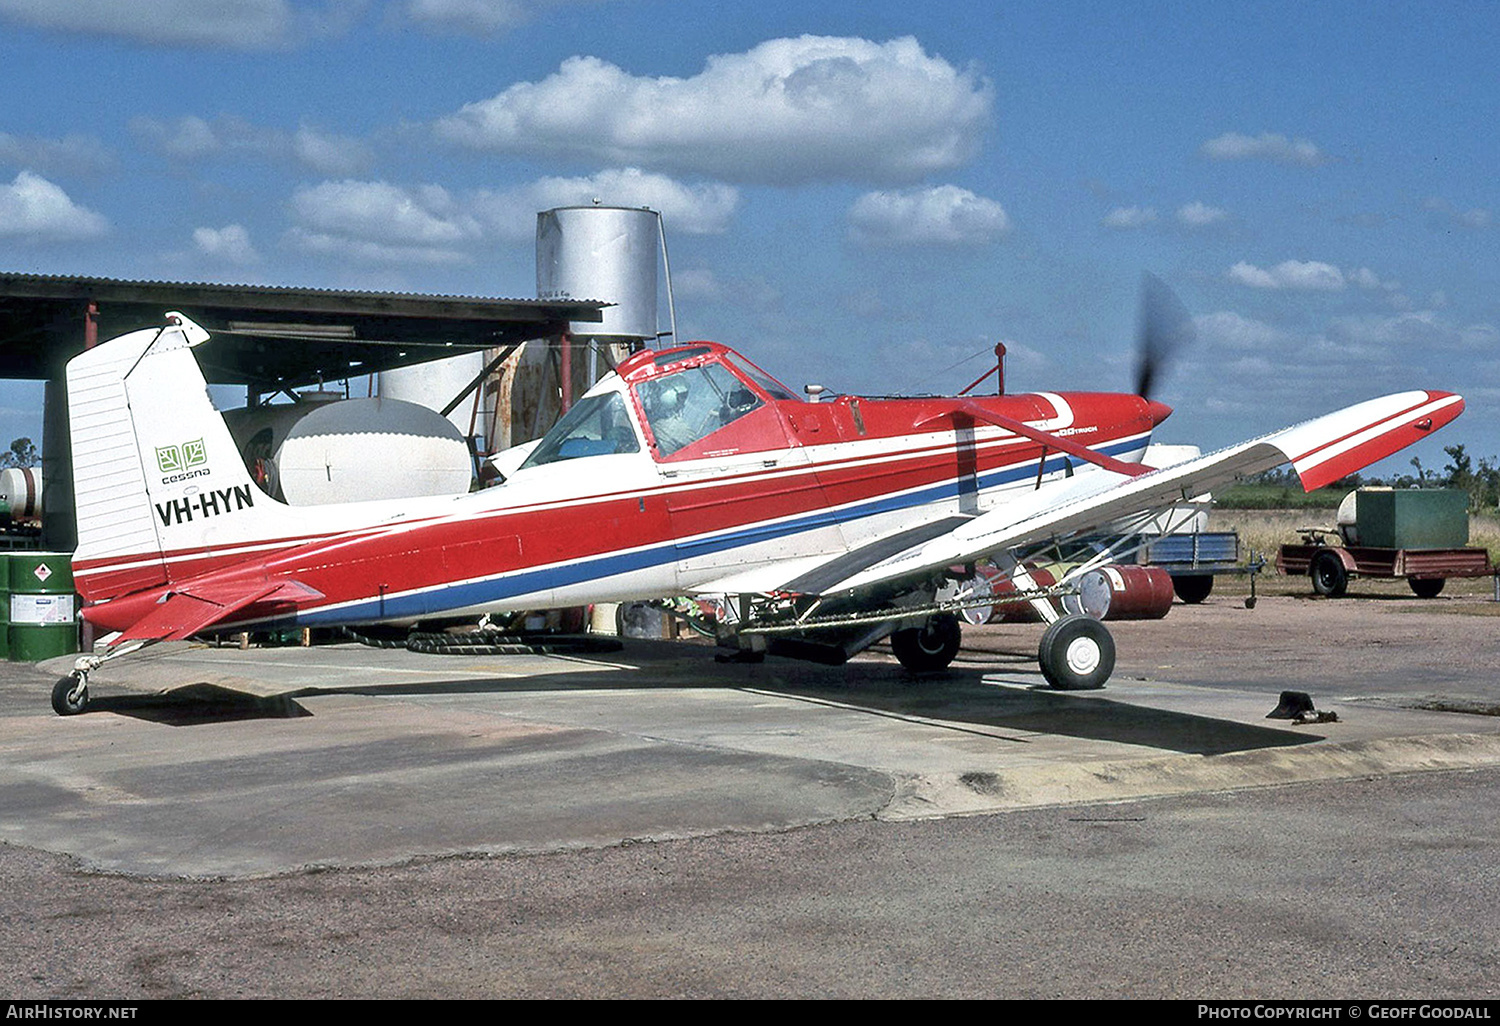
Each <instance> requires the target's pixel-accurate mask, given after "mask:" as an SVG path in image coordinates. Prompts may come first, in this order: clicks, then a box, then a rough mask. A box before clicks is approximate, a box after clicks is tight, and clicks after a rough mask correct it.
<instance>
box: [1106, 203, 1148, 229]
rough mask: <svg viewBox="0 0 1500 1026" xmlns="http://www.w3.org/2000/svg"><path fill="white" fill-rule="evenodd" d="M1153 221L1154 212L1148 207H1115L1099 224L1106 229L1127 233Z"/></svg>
mask: <svg viewBox="0 0 1500 1026" xmlns="http://www.w3.org/2000/svg"><path fill="white" fill-rule="evenodd" d="M1155 220H1156V211H1155V210H1153V209H1152V208H1150V207H1115V209H1113V210H1111V211H1110V212H1109V213H1107V214H1105V215H1104V220H1102V221H1101V222H1099V223H1100V224H1102V225H1104V227H1106V228H1114V229H1118V230H1120V231H1129V230H1130V229H1132V228H1144V227H1145V226H1146V225H1148V224H1150V223H1151V222H1153V221H1155Z"/></svg>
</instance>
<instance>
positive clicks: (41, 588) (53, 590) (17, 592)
mask: <svg viewBox="0 0 1500 1026" xmlns="http://www.w3.org/2000/svg"><path fill="white" fill-rule="evenodd" d="M9 563H10V566H9V568H8V569H9V571H10V572H9V574H8V575H7V576H8V579H9V582H10V625H9V627H8V628H7V634H8V635H9V646H10V651H9V653H8V657H9V658H10V659H13V660H17V661H20V662H28V663H34V662H37V661H39V660H42V659H51V658H53V657H54V656H61V655H68V654H69V653H71V652H77V651H78V613H77V607H76V602H75V600H74V596H73V564H72V557H71V556H69V554H68V553H66V552H12V553H11V554H10V559H9Z"/></svg>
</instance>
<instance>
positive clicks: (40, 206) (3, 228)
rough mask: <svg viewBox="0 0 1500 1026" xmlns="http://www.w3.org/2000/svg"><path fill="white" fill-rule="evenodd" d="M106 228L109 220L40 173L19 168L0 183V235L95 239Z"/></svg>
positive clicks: (37, 239) (42, 239) (47, 239)
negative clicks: (8, 181) (13, 176)
mask: <svg viewBox="0 0 1500 1026" xmlns="http://www.w3.org/2000/svg"><path fill="white" fill-rule="evenodd" d="M108 231H109V222H108V221H107V220H105V218H104V217H103V216H102V215H100V214H96V213H94V211H92V210H89V209H88V208H86V207H80V206H79V205H78V204H76V203H74V202H73V201H72V200H71V199H69V198H68V194H67V193H65V192H63V190H62V189H60V188H58V187H57V186H56V185H53V184H52V183H51V182H49V181H47V179H45V178H43V177H42V176H41V175H37V174H33V173H32V172H30V171H22V172H21V173H20V174H18V175H17V176H16V180H15V181H14V182H12V183H11V184H10V185H5V186H0V237H3V238H12V239H21V240H22V241H27V242H75V241H81V240H85V239H96V238H99V237H100V236H102V235H105V234H106V233H108Z"/></svg>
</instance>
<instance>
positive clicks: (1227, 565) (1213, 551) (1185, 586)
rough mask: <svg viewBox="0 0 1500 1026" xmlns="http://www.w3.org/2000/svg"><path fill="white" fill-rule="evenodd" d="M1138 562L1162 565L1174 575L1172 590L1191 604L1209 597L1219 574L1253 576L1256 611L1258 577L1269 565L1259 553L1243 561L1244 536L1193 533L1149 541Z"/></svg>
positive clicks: (1251, 601) (1248, 601) (1248, 602)
mask: <svg viewBox="0 0 1500 1026" xmlns="http://www.w3.org/2000/svg"><path fill="white" fill-rule="evenodd" d="M1137 561H1138V562H1140V563H1147V564H1150V565H1152V566H1159V567H1161V568H1162V569H1163V570H1165V571H1167V573H1169V574H1171V575H1172V590H1173V591H1175V592H1176V593H1177V597H1178V598H1180V599H1182V601H1183V602H1186V603H1187V604H1188V605H1195V604H1197V603H1199V602H1202V601H1203V600H1204V599H1206V598H1208V596H1209V593H1210V592H1212V591H1213V589H1214V578H1215V577H1216V576H1218V575H1219V574H1249V575H1250V597H1249V598H1247V599H1246V600H1245V608H1246V609H1254V608H1255V575H1256V574H1258V573H1260V571H1261V569H1262V568H1263V567H1264V566H1265V565H1266V564H1265V560H1263V559H1261V558H1260V556H1259V555H1258V554H1256V553H1255V552H1251V553H1250V558H1249V559H1248V560H1247V561H1246V562H1244V563H1241V562H1240V536H1239V534H1238V533H1237V532H1235V531H1192V532H1188V533H1183V534H1164V535H1160V536H1158V537H1157V538H1156V539H1154V540H1151V541H1147V543H1146V545H1145V546H1144V547H1143V548H1142V549H1141V551H1140V553H1139V555H1138V556H1137Z"/></svg>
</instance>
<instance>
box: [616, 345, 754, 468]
mask: <svg viewBox="0 0 1500 1026" xmlns="http://www.w3.org/2000/svg"><path fill="white" fill-rule="evenodd" d="M636 394H637V395H639V396H640V399H641V409H642V410H643V411H645V414H646V422H647V423H648V424H650V425H651V434H652V435H653V436H654V437H655V438H656V451H657V452H659V453H660V454H661V455H663V456H670V455H672V453H674V452H676V451H677V450H678V449H681V448H683V447H685V446H688V445H691V444H692V443H694V442H696V441H697V440H698V439H700V438H703V437H705V436H707V435H711V434H713V433H714V432H715V431H717V430H719V429H720V428H721V427H723V426H724V425H726V424H729V423H732V422H733V421H736V420H738V419H739V418H741V417H743V416H744V415H745V414H747V413H749V412H750V411H751V410H753V409H755V408H756V407H757V406H759V405H760V404H761V401H760V400H759V399H757V398H756V397H755V393H753V392H751V391H750V390H749V389H748V388H746V387H745V386H744V385H743V384H741V383H740V380H739V379H738V378H736V377H735V376H734V375H733V374H731V373H730V372H729V370H728V369H727V368H725V367H723V366H722V365H720V364H717V363H706V364H703V365H702V366H699V367H691V368H689V369H687V370H683V371H678V372H677V373H675V374H664V375H662V376H661V377H659V378H652V379H650V380H649V381H643V382H641V383H640V384H639V385H637V386H636Z"/></svg>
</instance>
